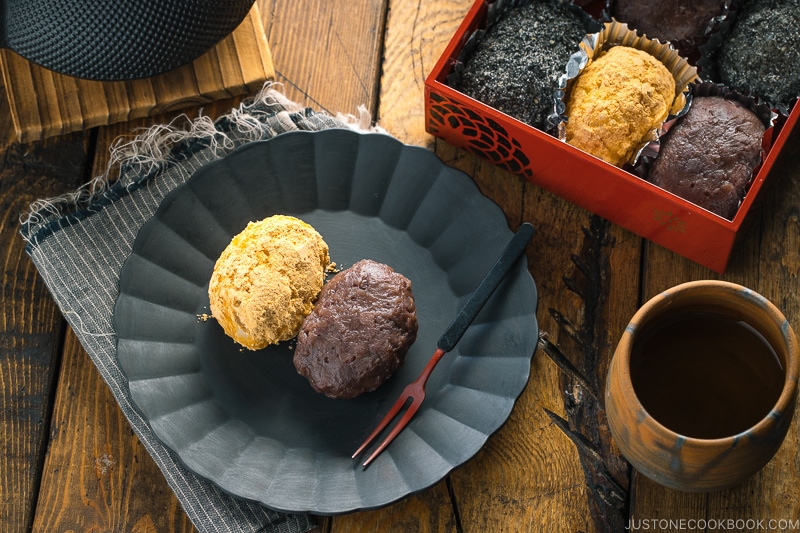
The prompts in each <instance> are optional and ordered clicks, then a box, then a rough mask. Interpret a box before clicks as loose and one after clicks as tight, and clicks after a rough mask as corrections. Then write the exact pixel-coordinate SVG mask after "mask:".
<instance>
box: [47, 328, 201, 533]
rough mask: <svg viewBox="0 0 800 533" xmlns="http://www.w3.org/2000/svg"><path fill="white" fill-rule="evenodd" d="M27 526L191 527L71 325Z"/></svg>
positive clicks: (142, 532)
mask: <svg viewBox="0 0 800 533" xmlns="http://www.w3.org/2000/svg"><path fill="white" fill-rule="evenodd" d="M33 531H34V532H35V533H36V532H42V533H49V532H52V531H76V532H77V531H86V532H98V533H100V532H110V531H113V532H128V531H130V532H135V533H151V532H152V533H156V532H170V533H172V532H184V533H189V532H191V531H194V527H193V526H192V524H191V523H190V522H189V520H188V518H187V517H186V515H185V513H183V512H182V510H181V509H180V506H179V504H178V500H177V499H176V497H175V495H174V494H173V492H172V490H171V489H170V488H169V486H168V485H167V484H166V482H165V481H164V480H163V475H162V474H161V472H160V471H159V470H158V467H157V466H156V464H155V462H154V461H153V460H152V458H151V457H150V456H149V455H148V453H147V451H146V450H145V449H144V447H143V446H142V445H141V444H140V443H139V440H138V439H137V438H136V436H135V435H134V433H133V431H132V430H131V427H130V425H129V424H128V421H127V420H126V419H125V417H124V416H123V415H122V412H121V411H120V409H119V406H118V405H117V403H116V400H115V399H114V397H113V396H112V395H111V392H110V391H109V389H108V386H107V385H106V383H105V382H104V381H103V380H102V378H101V377H100V374H99V373H98V372H97V370H96V369H95V367H94V365H93V363H92V361H91V360H90V359H89V355H88V354H87V353H86V352H85V351H84V350H83V348H82V347H81V346H80V343H79V342H78V340H77V337H75V335H74V333H72V331H71V330H70V332H69V334H68V335H67V339H66V342H65V346H64V360H63V362H62V365H61V373H60V376H59V379H58V389H57V394H56V398H55V409H54V412H53V420H52V430H51V435H50V447H49V450H48V452H47V457H46V460H45V465H44V476H43V478H42V483H41V490H40V493H39V500H38V505H37V513H36V520H35V521H34V524H33Z"/></svg>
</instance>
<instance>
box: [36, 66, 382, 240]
mask: <svg viewBox="0 0 800 533" xmlns="http://www.w3.org/2000/svg"><path fill="white" fill-rule="evenodd" d="M276 85H279V84H276V83H274V82H268V83H266V84H265V85H264V87H262V89H261V90H260V91H259V93H258V94H257V95H256V96H254V97H252V98H249V99H247V100H245V101H244V102H242V103H241V104H240V105H239V107H237V108H234V109H232V110H231V111H230V112H229V113H227V114H225V115H223V116H221V117H220V118H218V119H216V120H212V119H211V118H210V117H208V116H203V115H201V116H199V117H197V118H195V119H190V118H189V117H188V116H186V115H181V116H179V117H177V118H175V119H174V120H172V121H171V122H170V123H168V124H159V125H155V126H151V127H150V128H147V129H146V130H145V131H144V132H143V133H140V134H138V135H136V136H135V137H133V138H129V137H120V138H118V139H116V140H115V141H114V143H113V144H112V145H111V147H110V157H109V162H108V165H107V167H106V169H105V171H104V173H102V174H100V175H98V176H96V177H95V178H94V179H92V180H90V181H89V182H87V183H86V184H84V185H83V186H81V187H80V188H78V189H77V190H75V191H72V192H69V193H66V194H63V195H60V196H56V197H52V198H44V199H40V200H36V201H35V202H33V203H32V204H31V205H30V207H29V209H28V211H27V212H26V213H25V214H23V215H22V216H21V217H20V226H21V228H20V233H21V234H22V238H23V239H24V240H25V242H26V250H27V251H28V253H30V250H31V248H32V247H34V246H37V245H38V244H39V243H40V242H42V241H43V240H44V239H46V238H47V237H49V236H50V235H52V234H53V233H55V232H56V231H58V230H60V229H63V228H65V227H68V226H70V225H72V224H75V223H77V222H80V221H81V220H84V219H86V218H88V217H90V216H92V215H93V214H94V213H97V212H99V211H101V210H103V209H104V208H105V207H107V206H108V205H111V204H112V203H114V202H115V201H117V200H118V199H120V198H122V197H123V196H126V195H128V194H130V193H131V192H132V191H134V190H136V189H138V188H140V187H142V186H143V185H144V184H146V183H147V182H148V181H149V180H151V179H152V178H153V177H154V176H156V175H158V174H159V173H161V172H163V171H164V170H166V169H167V168H169V167H171V166H173V165H175V164H178V163H180V162H181V161H182V160H184V159H186V158H187V157H189V156H191V155H192V154H194V153H196V152H197V151H198V150H203V149H209V150H210V151H211V152H212V153H213V154H214V156H215V157H217V158H218V157H223V156H224V155H226V154H228V153H229V152H230V151H232V150H233V149H234V148H237V147H238V146H241V145H243V144H245V143H248V142H252V141H257V140H262V139H265V138H268V136H267V134H268V133H269V128H268V127H267V126H266V121H265V118H266V117H276V118H278V119H279V121H280V122H281V123H282V124H284V125H285V126H286V129H287V131H289V130H295V129H298V128H297V126H296V125H295V120H297V119H298V118H302V119H308V118H312V117H316V118H320V119H322V120H327V121H330V122H338V123H339V124H338V125H339V126H340V127H343V128H349V129H353V130H356V131H360V132H381V133H386V132H385V131H384V130H383V129H381V128H380V127H379V126H377V125H375V124H373V123H372V118H371V115H370V113H369V111H368V110H367V108H366V107H365V106H363V105H362V106H359V108H358V116H355V115H348V114H341V113H340V114H337V115H336V116H335V117H333V116H330V115H327V114H326V113H322V112H319V111H315V110H313V109H311V108H308V107H303V106H302V105H300V104H298V103H296V102H293V101H291V100H289V99H288V98H287V97H286V96H285V95H283V94H282V93H281V92H279V91H278V90H277V89H276V88H275V87H276ZM115 176H116V177H115Z"/></svg>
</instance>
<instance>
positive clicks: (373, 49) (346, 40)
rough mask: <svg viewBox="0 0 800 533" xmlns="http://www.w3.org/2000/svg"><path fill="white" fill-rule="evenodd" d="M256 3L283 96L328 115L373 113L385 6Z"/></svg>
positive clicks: (310, 0)
mask: <svg viewBox="0 0 800 533" xmlns="http://www.w3.org/2000/svg"><path fill="white" fill-rule="evenodd" d="M259 3H260V5H261V12H262V17H263V20H264V28H265V30H266V33H267V42H268V43H269V45H270V49H271V50H272V57H273V60H274V62H275V72H276V78H275V79H276V81H278V82H280V83H282V84H283V88H282V90H283V92H284V94H286V96H288V97H289V98H290V99H292V100H294V101H296V102H299V103H302V104H304V105H307V106H309V107H313V108H314V109H316V110H322V111H326V112H328V113H330V114H331V115H336V114H337V113H345V114H351V115H356V116H357V115H358V106H359V105H364V106H366V107H367V109H369V110H370V111H372V112H373V113H374V112H375V106H376V105H377V94H378V83H377V80H378V77H379V73H380V67H381V49H382V40H383V27H384V20H385V16H386V9H387V7H386V0H380V1H368V0H357V1H352V2H330V1H328V0H307V1H303V2H297V1H293V0H259ZM373 116H374V114H373Z"/></svg>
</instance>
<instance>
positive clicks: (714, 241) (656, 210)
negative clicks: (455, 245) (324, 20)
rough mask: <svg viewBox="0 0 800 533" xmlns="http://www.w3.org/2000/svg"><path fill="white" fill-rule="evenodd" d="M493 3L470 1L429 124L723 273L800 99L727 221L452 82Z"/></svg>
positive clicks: (441, 65) (433, 87)
mask: <svg viewBox="0 0 800 533" xmlns="http://www.w3.org/2000/svg"><path fill="white" fill-rule="evenodd" d="M489 4H490V2H488V1H487V0H477V1H476V2H475V4H473V6H472V8H471V9H470V10H469V12H468V13H467V16H466V18H465V19H464V21H463V22H462V23H461V25H460V27H459V29H458V31H457V32H456V34H455V35H454V36H453V38H452V39H451V41H450V43H449V44H448V46H447V48H446V49H445V51H444V53H443V54H442V56H441V57H440V58H439V60H438V61H437V63H436V66H435V67H434V69H433V71H432V72H431V73H430V75H429V76H428V78H427V79H426V81H425V128H426V130H427V131H428V132H429V133H431V134H433V135H435V136H437V137H441V138H442V139H444V140H445V141H447V142H449V143H451V144H453V145H456V146H459V147H461V148H464V149H466V150H468V151H470V152H473V153H475V154H478V155H480V156H482V157H486V158H487V159H489V160H490V161H492V162H493V163H494V164H496V165H498V166H499V167H502V168H504V169H506V170H508V171H509V172H512V173H514V174H518V175H520V176H523V177H524V178H525V179H527V180H528V181H530V182H532V183H534V184H536V185H538V186H540V187H542V188H544V189H546V190H548V191H550V192H552V193H554V194H556V195H558V196H561V197H562V198H564V199H566V200H568V201H570V202H572V203H574V204H575V205H578V206H580V207H582V208H584V209H586V210H588V211H591V212H592V213H595V214H597V215H600V216H602V217H604V218H606V219H608V220H609V221H611V222H613V223H615V224H617V225H619V226H622V227H624V228H626V229H628V230H630V231H632V232H634V233H636V234H637V235H640V236H641V237H644V238H646V239H648V240H650V241H652V242H654V243H657V244H659V245H661V246H663V247H665V248H667V249H669V250H672V251H674V252H676V253H678V254H680V255H682V256H684V257H686V258H688V259H691V260H692V261H695V262H697V263H699V264H701V265H703V266H705V267H708V268H710V269H712V270H714V271H716V272H718V273H722V272H724V271H725V268H726V266H727V264H728V261H729V259H730V256H731V252H732V251H733V249H734V245H735V243H736V239H737V235H738V234H740V229H742V228H743V226H744V224H745V223H746V221H747V218H748V215H750V214H751V213H752V212H753V211H754V209H753V208H754V205H755V204H756V202H757V199H758V196H759V192H760V191H761V189H762V187H763V185H764V182H765V181H767V180H768V179H769V178H768V174H769V171H770V168H771V167H772V165H773V163H774V161H775V159H776V158H777V156H778V153H779V152H780V150H781V148H782V147H783V145H784V143H785V142H786V139H787V138H788V137H789V134H790V133H791V130H792V128H793V127H794V125H795V123H796V122H797V120H798V118H799V117H800V105H798V104H796V105H795V106H794V109H793V110H792V111H791V113H790V114H789V116H788V118H787V119H786V120H785V121H783V123H782V124H778V125H777V126H776V127H775V128H773V129H772V130H771V134H772V135H773V142H772V145H771V149H770V150H769V151H768V153H767V155H766V157H765V159H764V161H763V164H762V165H761V168H760V169H759V170H758V173H757V175H756V176H755V177H754V179H753V182H752V184H751V186H750V189H749V191H748V193H747V195H746V196H745V199H744V201H743V203H742V205H741V206H740V208H739V210H738V212H737V214H736V216H735V217H734V218H733V220H727V219H725V218H722V217H720V216H717V215H715V214H713V213H711V212H709V211H706V210H705V209H703V208H700V207H698V206H696V205H694V204H692V203H691V202H688V201H686V200H684V199H682V198H680V197H678V196H675V195H673V194H671V193H668V192H666V191H664V190H663V189H660V188H659V187H656V186H655V185H653V184H651V183H649V182H647V181H645V180H643V179H641V178H640V177H638V176H636V175H634V174H631V173H629V172H626V171H624V170H622V169H620V168H617V167H615V166H613V165H610V164H608V163H606V162H604V161H602V160H600V159H598V158H596V157H594V156H591V155H589V154H587V153H585V152H583V151H581V150H579V149H577V148H574V147H572V146H570V145H568V144H566V143H565V142H563V141H560V140H559V139H557V138H555V137H553V136H551V135H548V134H547V133H545V132H543V131H540V130H538V129H536V128H534V127H532V126H529V125H527V124H525V123H523V122H521V121H519V120H516V119H514V118H512V117H510V116H508V115H506V114H504V113H501V112H500V111H497V110H496V109H493V108H491V107H489V106H487V105H485V104H483V103H482V102H479V101H477V100H475V99H473V98H470V97H469V96H466V95H465V94H463V93H461V92H459V91H457V90H455V89H453V88H452V87H450V86H448V84H447V77H448V76H449V75H450V74H451V72H452V71H453V67H454V65H455V64H456V62H457V60H458V57H459V54H460V53H461V51H462V49H463V47H464V45H465V44H466V42H467V39H468V38H469V37H470V36H471V35H472V34H473V33H474V32H475V31H476V30H478V29H485V27H486V18H487V9H488V5H489ZM773 179H774V178H773Z"/></svg>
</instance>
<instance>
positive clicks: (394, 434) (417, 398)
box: [361, 393, 425, 468]
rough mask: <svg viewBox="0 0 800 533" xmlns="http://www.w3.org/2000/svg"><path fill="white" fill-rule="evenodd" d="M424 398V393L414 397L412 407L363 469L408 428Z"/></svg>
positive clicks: (363, 465)
mask: <svg viewBox="0 0 800 533" xmlns="http://www.w3.org/2000/svg"><path fill="white" fill-rule="evenodd" d="M424 398H425V395H424V393H423V395H422V396H414V397H412V402H411V405H409V406H408V410H407V411H406V412H405V413H404V414H403V416H402V417H401V418H400V420H399V421H398V422H397V424H396V425H395V426H394V427H393V428H392V431H390V432H389V434H388V435H386V438H385V439H383V442H381V444H380V446H378V447H377V448H375V451H374V452H372V454H371V455H370V456H369V457H368V458H367V460H366V461H364V462H363V463H362V464H361V466H362V467H364V468H366V467H367V465H369V464H370V463H371V462H372V460H373V459H375V458H376V457H378V456H379V455H380V454H381V452H382V451H383V450H384V449H386V447H387V446H389V444H391V443H392V441H393V440H394V438H395V437H397V435H399V434H400V432H401V431H403V429H404V428H405V427H406V425H407V424H408V422H409V421H410V420H411V419H412V418H413V417H414V414H416V412H417V410H418V409H419V407H420V405H422V400H423V399H424ZM405 399H406V400H407V399H408V398H405ZM403 403H405V402H403ZM395 414H396V413H395Z"/></svg>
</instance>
